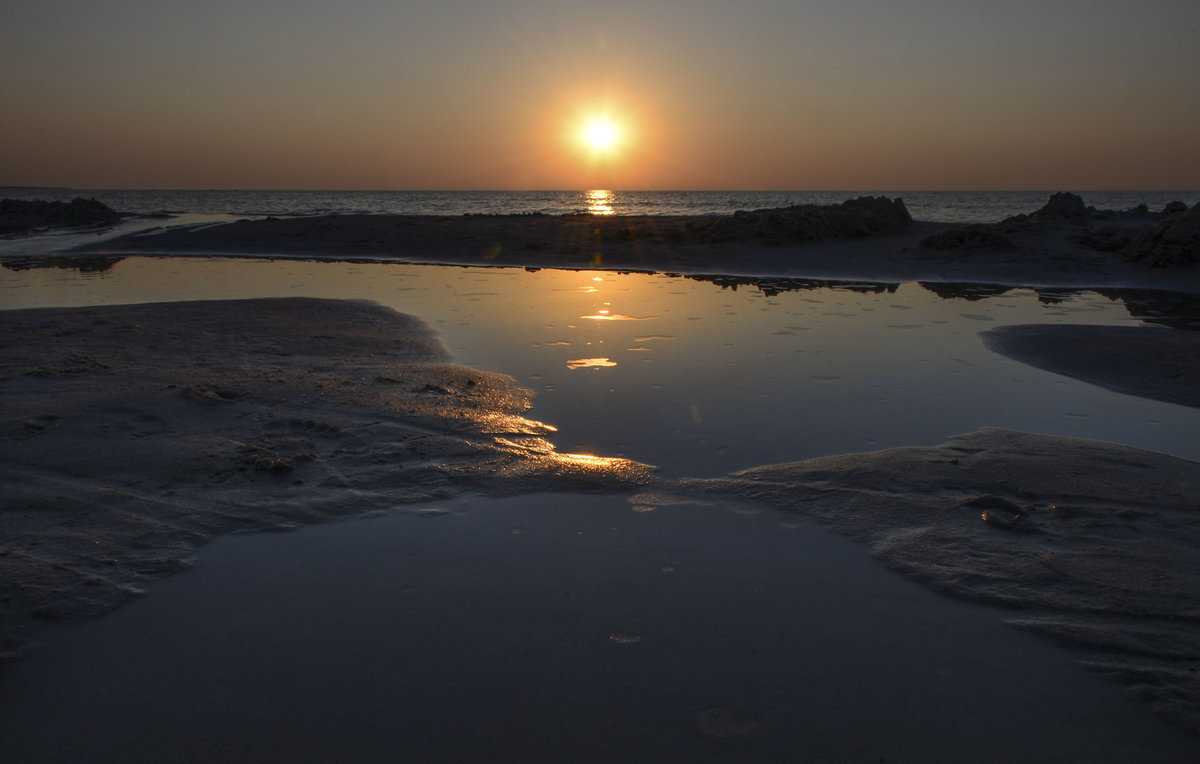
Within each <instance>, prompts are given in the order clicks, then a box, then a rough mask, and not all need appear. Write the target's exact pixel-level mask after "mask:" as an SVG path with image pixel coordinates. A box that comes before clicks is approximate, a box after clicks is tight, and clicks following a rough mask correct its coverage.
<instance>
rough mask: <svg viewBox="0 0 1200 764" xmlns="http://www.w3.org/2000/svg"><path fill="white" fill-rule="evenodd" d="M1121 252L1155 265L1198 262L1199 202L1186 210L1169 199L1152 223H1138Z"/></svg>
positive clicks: (1199, 235)
mask: <svg viewBox="0 0 1200 764" xmlns="http://www.w3.org/2000/svg"><path fill="white" fill-rule="evenodd" d="M1121 255H1122V256H1123V257H1124V258H1125V259H1126V260H1130V261H1133V262H1136V263H1142V264H1145V265H1150V266H1154V267H1156V268H1158V267H1165V266H1175V265H1194V264H1196V263H1200V203H1198V204H1196V206H1194V207H1192V208H1191V209H1188V207H1187V205H1185V204H1184V203H1183V202H1171V203H1170V204H1168V205H1167V206H1166V207H1165V208H1164V209H1163V211H1162V214H1161V215H1160V216H1159V219H1158V220H1157V221H1156V222H1154V223H1151V224H1149V225H1145V226H1142V228H1141V229H1140V230H1139V231H1138V232H1137V234H1136V235H1135V236H1134V237H1133V240H1132V241H1130V242H1129V244H1128V245H1127V246H1126V247H1125V248H1124V249H1122V250H1121Z"/></svg>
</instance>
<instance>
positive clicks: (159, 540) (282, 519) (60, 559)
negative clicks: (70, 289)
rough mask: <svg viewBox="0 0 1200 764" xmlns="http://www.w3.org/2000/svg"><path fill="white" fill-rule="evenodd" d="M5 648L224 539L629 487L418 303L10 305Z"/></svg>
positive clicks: (2, 436)
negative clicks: (458, 500)
mask: <svg viewBox="0 0 1200 764" xmlns="http://www.w3.org/2000/svg"><path fill="white" fill-rule="evenodd" d="M4 322H5V329H6V333H5V339H4V343H3V346H2V347H0V396H2V397H3V400H4V407H3V410H2V414H0V589H2V591H3V592H4V596H3V598H2V599H0V655H3V654H4V653H6V652H7V653H12V652H14V651H17V650H19V649H20V648H21V647H22V645H24V644H25V641H26V639H27V637H28V635H29V633H30V631H31V629H32V627H33V626H34V625H35V624H36V623H37V622H38V621H39V620H59V619H63V618H71V617H78V616H85V615H92V614H97V613H101V612H104V611H105V610H108V609H110V608H112V607H113V606H115V605H116V604H117V603H119V602H120V601H122V600H123V599H125V598H127V597H129V596H131V595H133V594H136V593H137V592H138V590H139V587H140V586H141V585H142V584H143V583H144V582H145V581H147V580H148V579H150V578H152V577H155V576H159V575H163V574H166V573H170V572H172V571H175V570H178V569H180V568H181V567H183V566H185V565H187V564H188V561H189V557H190V555H191V552H192V550H193V549H194V548H195V547H196V546H197V545H199V544H202V543H203V542H204V541H206V540H207V539H209V538H212V537H213V536H214V535H217V534H219V533H227V532H231V531H248V530H259V529H279V528H290V527H295V526H297V525H299V524H302V523H307V522H313V521H318V520H322V519H326V518H331V517H337V516H347V515H357V514H363V513H366V512H370V511H379V510H382V509H387V508H389V507H393V506H395V505H397V504H400V503H406V502H420V501H427V500H430V499H435V498H440V497H446V496H449V495H453V494H456V493H459V492H462V491H467V490H480V491H485V492H491V493H512V492H521V491H537V490H547V489H569V490H575V491H578V490H594V491H610V490H621V489H624V488H627V487H629V486H632V485H638V484H641V483H643V482H646V481H648V480H649V470H648V468H646V467H644V466H643V465H638V464H634V463H632V462H628V461H625V460H621V459H605V458H594V457H584V456H575V455H571V454H560V453H558V452H556V451H555V449H554V447H553V446H552V445H551V444H550V442H549V441H548V440H546V436H547V435H549V434H551V433H552V432H553V431H554V428H553V427H550V426H548V425H545V424H542V423H540V422H536V421H533V420H530V419H527V418H525V417H524V416H522V414H523V413H524V412H525V410H526V409H527V408H528V406H529V397H530V394H529V393H528V392H527V391H526V390H524V389H522V388H520V387H518V386H517V385H516V384H515V382H514V381H513V380H512V379H511V378H509V377H505V376H502V375H497V374H489V373H486V372H480V371H476V370H473V369H468V368H464V367H461V366H456V365H453V364H451V363H450V362H449V353H448V352H447V351H446V349H445V347H444V346H443V345H442V343H441V341H440V339H438V338H437V336H436V335H435V334H434V333H433V331H432V330H431V329H430V328H429V327H428V326H426V325H425V324H424V323H422V322H421V321H420V320H418V319H416V318H412V317H410V316H404V315H401V314H398V313H395V312H393V311H391V310H388V309H385V308H382V307H379V306H376V305H371V304H365V303H352V302H344V301H334V300H313V299H278V300H247V301H233V302H192V303H164V304H152V305H128V306H113V307H101V308H77V309H66V310H21V311H7V312H5V313H4Z"/></svg>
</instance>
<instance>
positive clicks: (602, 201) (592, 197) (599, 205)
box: [587, 189, 613, 215]
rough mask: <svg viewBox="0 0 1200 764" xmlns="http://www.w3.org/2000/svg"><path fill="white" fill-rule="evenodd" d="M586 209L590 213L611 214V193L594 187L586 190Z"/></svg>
mask: <svg viewBox="0 0 1200 764" xmlns="http://www.w3.org/2000/svg"><path fill="white" fill-rule="evenodd" d="M587 205H588V206H587V211H588V214H591V215H612V214H613V206H612V205H613V193H612V191H605V190H602V189H596V190H594V191H588V192H587Z"/></svg>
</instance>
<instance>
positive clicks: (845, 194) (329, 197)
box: [0, 187, 1200, 223]
mask: <svg viewBox="0 0 1200 764" xmlns="http://www.w3.org/2000/svg"><path fill="white" fill-rule="evenodd" d="M0 196H3V197H5V198H17V199H61V200H64V201H69V200H70V199H73V198H75V197H76V196H85V197H94V198H96V199H98V200H100V201H102V202H104V203H105V204H107V205H108V206H110V207H112V208H113V209H116V210H119V211H121V212H132V213H139V214H153V213H198V214H206V215H328V214H350V213H366V214H382V213H394V214H408V215H463V214H470V213H483V214H513V213H531V212H541V213H545V214H563V213H570V212H587V211H603V212H610V213H612V214H617V215H726V214H730V213H732V212H735V211H736V210H755V209H764V208H770V207H786V206H788V205H792V204H836V203H838V202H842V201H844V200H846V199H851V198H854V197H857V196H888V197H893V198H894V197H900V198H902V199H904V203H905V205H907V207H908V210H909V212H911V213H912V216H913V217H914V218H916V219H918V220H938V221H946V222H956V223H968V222H970V223H975V222H983V223H990V222H996V221H998V220H1001V219H1003V218H1005V217H1008V216H1009V215H1016V214H1019V213H1023V212H1032V211H1034V210H1036V209H1037V208H1038V207H1041V206H1042V205H1043V204H1045V202H1046V199H1047V198H1048V196H1049V192H1047V191H878V190H876V191H604V192H596V191H129V190H93V189H87V190H79V189H30V188H21V189H13V188H8V189H6V188H3V187H0ZM1082 196H1083V198H1084V200H1085V201H1086V202H1087V203H1088V204H1090V205H1092V206H1094V207H1097V208H1099V209H1128V208H1130V207H1134V206H1136V205H1138V204H1146V205H1148V206H1149V207H1150V208H1151V209H1155V210H1157V209H1161V208H1162V207H1163V205H1165V204H1166V203H1167V202H1170V201H1173V200H1180V201H1183V202H1186V203H1187V204H1188V205H1192V204H1195V203H1196V202H1198V201H1200V191H1089V192H1084V193H1083V194H1082Z"/></svg>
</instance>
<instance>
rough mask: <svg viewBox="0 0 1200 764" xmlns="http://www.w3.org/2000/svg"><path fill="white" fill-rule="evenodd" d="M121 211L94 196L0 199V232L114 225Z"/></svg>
mask: <svg viewBox="0 0 1200 764" xmlns="http://www.w3.org/2000/svg"><path fill="white" fill-rule="evenodd" d="M120 220H121V215H120V213H118V212H116V211H114V210H113V209H111V208H109V207H108V206H107V205H105V204H103V203H101V202H98V201H96V200H95V199H84V198H82V197H76V198H75V199H72V200H71V201H70V202H48V201H43V200H41V199H33V200H24V199H3V200H0V234H2V235H8V236H13V235H18V236H19V235H21V234H26V233H32V232H35V231H40V230H48V229H55V228H82V227H91V226H104V225H113V224H114V223H117V222H120Z"/></svg>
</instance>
